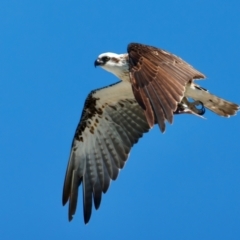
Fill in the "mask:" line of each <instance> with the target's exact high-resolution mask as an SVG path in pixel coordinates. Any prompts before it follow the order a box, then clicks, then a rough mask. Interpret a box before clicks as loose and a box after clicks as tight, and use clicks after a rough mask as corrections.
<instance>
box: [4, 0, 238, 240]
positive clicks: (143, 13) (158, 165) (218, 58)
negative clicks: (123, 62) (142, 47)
mask: <svg viewBox="0 0 240 240" xmlns="http://www.w3.org/2000/svg"><path fill="white" fill-rule="evenodd" d="M133 41H135V42H140V43H145V44H149V45H153V46H158V47H160V48H163V49H165V50H168V51H171V52H173V53H175V54H177V55H179V56H181V57H182V58H183V59H184V60H186V61H188V62H189V63H191V64H192V65H193V66H194V67H196V68H197V69H198V70H200V71H202V72H203V73H204V74H206V75H207V77H208V79H207V80H205V81H201V82H199V83H200V84H201V85H202V86H203V87H206V88H208V89H210V91H211V92H213V93H216V94H217V95H219V96H222V97H224V98H226V99H229V100H232V101H234V102H237V103H240V95H239V92H240V74H239V72H240V47H239V43H240V2H239V1H238V0H235V1H234V0H229V1H223V0H219V1H210V0H192V1H187V0H182V1H178V0H168V1H160V0H159V1H158V0H155V1H141V0H138V1H126V0H122V1H110V0H109V1H104V0H101V1H88V0H76V1H74V0H72V1H71V0H69V1H59V0H58V1H57V0H55V1H53V0H45V1H44V0H41V1H40V0H35V1H30V0H28V1H27V0H22V1H19V0H15V1H13V0H7V1H4V0H2V1H1V2H0V178H1V181H0V192H1V196H0V238H1V239H4V240H8V239H13V240H15V239H167V240H168V239H174V240H178V239H184V240H187V239H191V240H192V239H201V240H202V239H211V240H212V239H218V240H219V239H236V240H237V239H240V174H239V173H240V151H239V150H240V142H239V136H240V126H239V123H240V114H239V115H238V116H236V117H233V118H230V119H225V118H221V117H218V116H216V115H214V114H213V113H211V112H207V113H206V115H205V116H206V118H207V120H203V119H200V118H197V117H194V116H189V115H186V116H183V115H181V116H176V117H175V120H174V124H173V125H172V126H170V125H168V126H167V131H166V133H165V134H161V133H160V131H159V129H158V128H157V127H155V128H154V129H153V130H152V131H151V132H150V133H148V134H146V135H145V136H144V138H142V139H141V140H140V141H139V143H138V144H137V145H136V146H134V148H133V150H132V152H131V155H130V158H129V160H128V162H127V164H126V166H125V168H124V169H123V170H122V171H121V173H120V175H119V177H118V179H117V181H115V182H112V183H111V186H110V189H109V191H108V192H107V194H105V195H104V196H103V199H102V204H101V207H100V209H99V210H98V211H95V210H94V211H93V214H92V218H91V221H90V223H89V224H88V225H84V223H83V217H82V195H81V191H80V197H79V204H78V210H77V214H76V216H75V218H74V219H73V221H72V222H71V223H68V221H67V209H68V207H62V205H61V193H62V184H63V179H64V175H65V169H66V165H67V161H68V155H69V151H70V145H71V141H72V137H73V134H74V131H75V128H76V126H77V123H78V121H79V118H80V114H81V111H82V107H83V103H84V100H85V98H86V96H87V94H88V93H89V92H90V91H91V90H92V89H95V88H99V87H103V86H106V85H108V84H111V83H114V82H116V81H117V79H116V78H115V77H114V76H113V75H110V74H109V73H107V72H105V71H103V70H102V69H100V68H97V69H95V68H94V66H93V62H94V60H95V59H96V57H97V56H98V55H99V54H100V53H102V52H107V51H113V52H117V53H124V52H125V51H126V46H127V44H128V43H129V42H133Z"/></svg>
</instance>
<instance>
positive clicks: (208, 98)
mask: <svg viewBox="0 0 240 240" xmlns="http://www.w3.org/2000/svg"><path fill="white" fill-rule="evenodd" d="M185 96H186V97H189V98H192V99H194V100H195V101H200V102H202V103H203V105H204V106H205V107H206V108H208V109H209V110H211V111H213V112H214V113H216V114H218V115H220V116H223V117H230V116H233V115H235V114H236V113H237V111H239V108H240V106H239V105H238V104H236V103H232V102H229V101H226V100H224V99H222V98H219V97H217V96H215V95H213V94H211V93H209V92H208V91H207V90H206V89H204V88H202V87H200V86H198V85H196V84H193V83H192V84H191V85H188V86H187V87H186V90H185Z"/></svg>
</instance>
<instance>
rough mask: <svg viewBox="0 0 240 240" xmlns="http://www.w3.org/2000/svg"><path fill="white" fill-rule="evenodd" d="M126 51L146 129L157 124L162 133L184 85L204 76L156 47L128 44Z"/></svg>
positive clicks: (178, 100)
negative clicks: (145, 120)
mask: <svg viewBox="0 0 240 240" xmlns="http://www.w3.org/2000/svg"><path fill="white" fill-rule="evenodd" d="M127 51H128V54H129V71H130V81H131V84H132V89H133V94H134V96H135V98H136V101H137V102H138V104H139V105H140V106H142V108H143V109H144V111H145V115H146V118H147V121H148V124H149V126H150V127H152V126H153V125H154V123H155V122H157V123H158V125H159V127H160V129H161V131H162V132H164V131H165V120H167V121H168V122H169V123H172V121H173V113H174V111H176V109H177V105H178V103H180V102H181V100H182V98H183V96H184V91H185V86H186V84H187V83H188V82H189V81H191V80H193V79H197V78H205V76H204V75H203V74H202V73H201V72H199V71H197V70H196V69H194V68H193V67H192V66H190V65H189V64H188V63H186V62H184V61H183V60H182V59H181V58H179V57H177V56H175V55H173V54H171V53H168V52H166V51H163V50H161V49H158V48H155V47H151V46H147V45H142V44H138V43H131V44H129V45H128V49H127Z"/></svg>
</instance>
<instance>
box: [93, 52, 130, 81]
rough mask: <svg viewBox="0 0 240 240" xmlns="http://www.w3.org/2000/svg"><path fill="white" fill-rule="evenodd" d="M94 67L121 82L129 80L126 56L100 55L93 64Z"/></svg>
mask: <svg viewBox="0 0 240 240" xmlns="http://www.w3.org/2000/svg"><path fill="white" fill-rule="evenodd" d="M94 66H95V67H96V66H100V67H102V68H103V69H105V70H106V71H108V72H111V73H113V74H114V75H116V76H117V77H118V78H120V79H122V80H123V78H126V77H127V78H129V65H128V54H116V53H110V52H107V53H102V54H100V55H99V56H98V58H97V60H96V61H95V62H94ZM128 81H129V80H128Z"/></svg>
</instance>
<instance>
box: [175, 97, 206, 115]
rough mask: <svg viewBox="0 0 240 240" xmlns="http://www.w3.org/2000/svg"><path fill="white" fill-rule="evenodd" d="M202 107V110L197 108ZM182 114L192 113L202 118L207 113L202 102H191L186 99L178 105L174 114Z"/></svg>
mask: <svg viewBox="0 0 240 240" xmlns="http://www.w3.org/2000/svg"><path fill="white" fill-rule="evenodd" d="M199 105H200V106H201V108H197V107H196V106H199ZM181 113H190V114H194V115H198V116H202V115H203V114H204V113H205V108H204V105H203V104H202V102H200V101H194V102H190V101H189V100H188V99H187V98H186V97H184V98H183V99H182V101H181V102H180V103H179V104H178V107H177V110H176V111H175V112H174V114H181Z"/></svg>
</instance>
